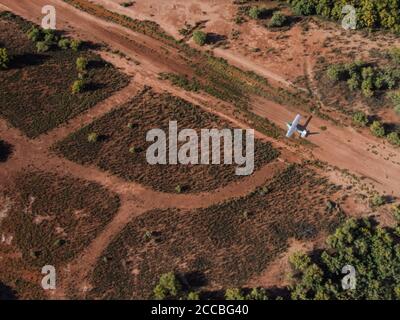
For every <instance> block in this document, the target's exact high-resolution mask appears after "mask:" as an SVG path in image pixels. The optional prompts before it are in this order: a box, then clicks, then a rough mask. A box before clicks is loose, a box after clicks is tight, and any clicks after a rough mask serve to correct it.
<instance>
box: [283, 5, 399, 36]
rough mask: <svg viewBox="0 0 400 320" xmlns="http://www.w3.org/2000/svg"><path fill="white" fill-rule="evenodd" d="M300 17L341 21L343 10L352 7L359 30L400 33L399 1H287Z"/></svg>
mask: <svg viewBox="0 0 400 320" xmlns="http://www.w3.org/2000/svg"><path fill="white" fill-rule="evenodd" d="M287 2H288V3H289V4H290V5H291V6H292V8H293V11H294V12H295V13H296V14H298V15H305V16H309V15H315V14H316V15H320V16H322V17H324V18H328V19H333V20H337V21H341V20H342V19H343V18H344V15H343V14H342V9H343V7H344V6H345V5H352V6H354V8H355V9H356V15H357V28H371V29H372V28H383V29H388V30H391V31H394V32H399V31H400V15H399V14H398V13H399V11H400V1H398V0H363V1H359V0H349V1H347V0H329V1H328V0H287Z"/></svg>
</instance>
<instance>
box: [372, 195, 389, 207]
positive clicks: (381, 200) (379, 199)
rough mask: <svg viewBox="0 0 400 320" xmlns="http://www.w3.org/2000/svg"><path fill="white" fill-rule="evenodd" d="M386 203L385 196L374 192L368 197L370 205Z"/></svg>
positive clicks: (377, 205) (378, 205)
mask: <svg viewBox="0 0 400 320" xmlns="http://www.w3.org/2000/svg"><path fill="white" fill-rule="evenodd" d="M385 203H386V200H385V197H383V196H381V195H379V194H376V195H374V196H373V197H372V198H371V199H370V204H371V206H372V207H380V206H383V205H384V204H385Z"/></svg>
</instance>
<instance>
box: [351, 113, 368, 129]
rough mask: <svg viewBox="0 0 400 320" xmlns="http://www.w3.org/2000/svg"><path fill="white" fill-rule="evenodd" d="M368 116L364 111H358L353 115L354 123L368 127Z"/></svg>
mask: <svg viewBox="0 0 400 320" xmlns="http://www.w3.org/2000/svg"><path fill="white" fill-rule="evenodd" d="M368 122H369V120H368V116H367V115H366V114H365V113H364V112H362V111H358V112H356V113H355V114H354V116H353V123H354V124H355V125H356V126H359V127H366V126H367V125H368Z"/></svg>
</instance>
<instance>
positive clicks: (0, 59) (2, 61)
mask: <svg viewBox="0 0 400 320" xmlns="http://www.w3.org/2000/svg"><path fill="white" fill-rule="evenodd" d="M9 63H10V58H9V57H8V52H7V49H6V48H0V69H6V68H8V66H9Z"/></svg>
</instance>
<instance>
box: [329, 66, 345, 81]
mask: <svg viewBox="0 0 400 320" xmlns="http://www.w3.org/2000/svg"><path fill="white" fill-rule="evenodd" d="M344 71H345V70H344V69H343V66H342V65H337V64H335V65H331V66H329V67H328V70H327V75H328V77H329V79H331V80H332V81H339V80H342V78H343V75H344Z"/></svg>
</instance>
